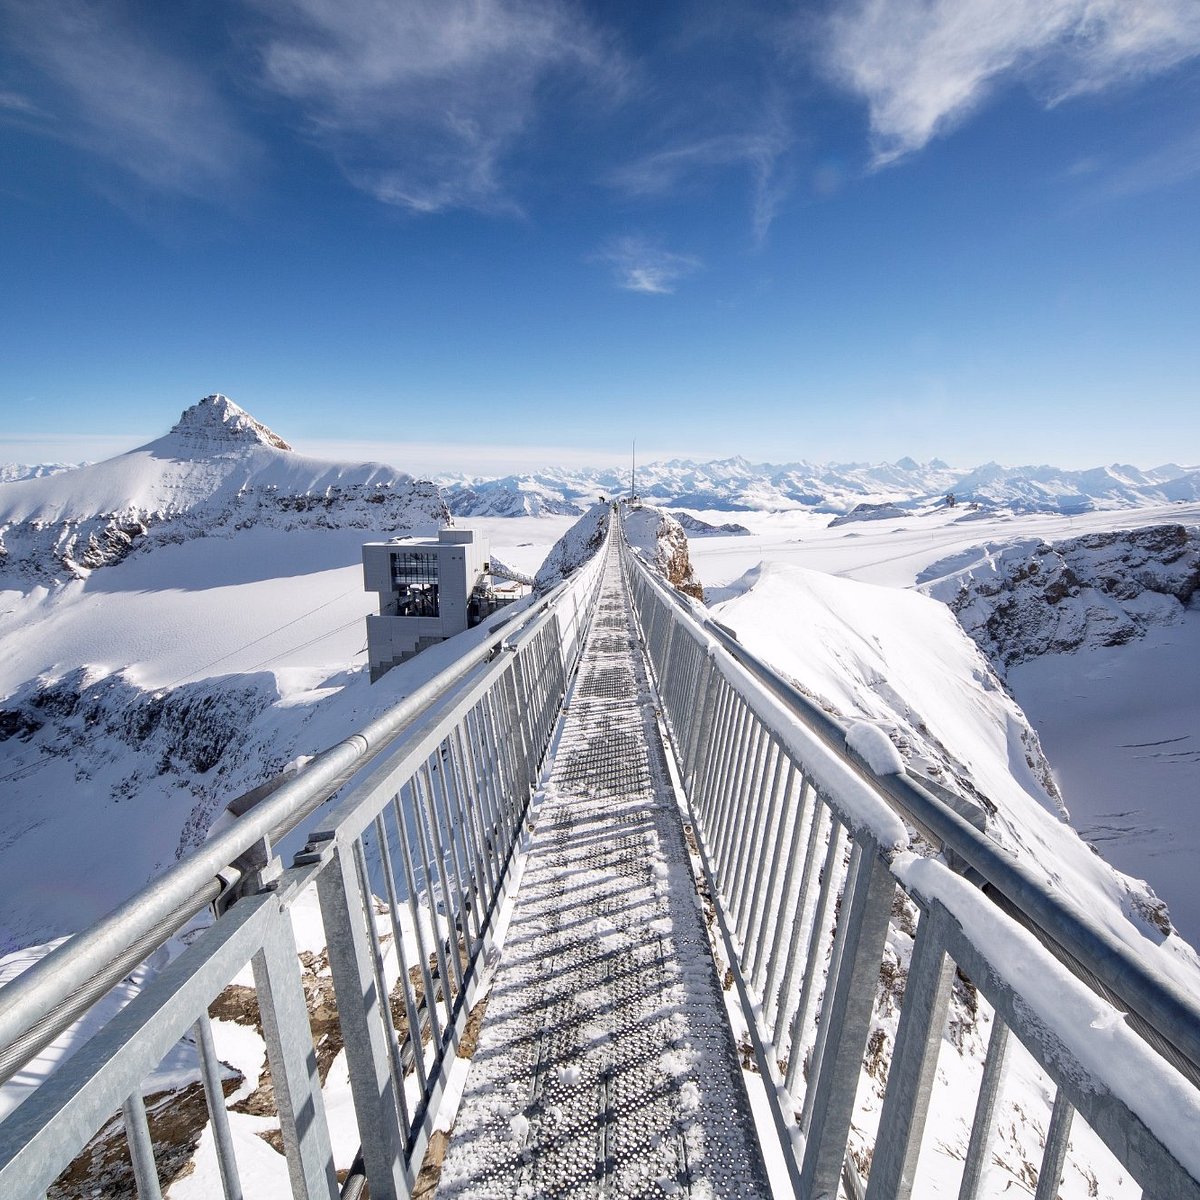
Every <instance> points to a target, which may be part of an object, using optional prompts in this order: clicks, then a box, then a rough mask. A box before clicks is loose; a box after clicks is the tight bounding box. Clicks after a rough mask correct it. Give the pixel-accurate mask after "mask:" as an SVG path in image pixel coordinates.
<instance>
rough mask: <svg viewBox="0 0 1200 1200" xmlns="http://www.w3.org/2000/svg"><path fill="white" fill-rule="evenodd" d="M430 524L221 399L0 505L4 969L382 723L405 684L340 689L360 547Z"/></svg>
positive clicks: (415, 489)
mask: <svg viewBox="0 0 1200 1200" xmlns="http://www.w3.org/2000/svg"><path fill="white" fill-rule="evenodd" d="M446 517H447V511H446V508H445V505H444V504H443V503H442V501H441V497H440V495H439V494H438V492H437V489H436V487H435V486H434V485H433V484H431V483H421V482H417V481H415V480H413V479H412V478H411V477H410V476H408V475H406V474H404V473H403V472H400V471H397V470H395V469H393V468H391V467H385V466H382V465H380V464H377V463H338V462H325V461H322V460H318V459H313V458H306V457H304V456H302V455H298V454H296V453H295V452H294V451H293V450H291V449H290V448H289V447H288V445H287V443H286V442H285V441H284V440H283V439H282V438H280V437H279V436H278V435H277V434H275V433H273V432H272V431H271V430H269V429H268V428H267V427H266V426H265V425H263V424H261V423H260V422H259V421H256V420H255V419H254V418H253V417H251V416H250V415H249V414H248V413H246V412H244V411H243V410H242V409H241V408H239V407H238V406H237V405H236V404H234V403H233V402H232V401H230V400H228V399H226V398H225V397H223V396H209V397H206V398H205V399H204V400H202V401H200V402H199V403H198V404H196V405H194V406H193V407H192V408H189V409H188V410H187V411H186V412H184V414H183V415H182V417H181V418H180V420H179V421H178V423H177V424H176V425H175V426H174V428H173V429H172V430H171V431H170V432H169V433H168V434H166V435H165V436H164V437H162V438H160V439H158V440H157V441H154V442H151V443H150V444H149V445H147V446H143V447H141V448H140V449H137V450H133V451H130V452H129V453H127V454H122V455H120V456H118V457H116V458H113V459H110V460H107V461H106V462H101V463H96V464H95V465H92V466H86V467H80V468H78V469H76V470H72V471H67V472H64V473H62V474H56V475H50V476H46V477H44V478H36V479H30V480H27V481H23V482H16V483H8V484H3V485H0V538H2V545H3V550H4V557H3V560H2V561H0V598H2V599H3V603H2V604H0V756H2V758H3V767H2V769H0V783H2V784H3V789H4V832H3V834H2V835H0V873H3V876H4V878H5V879H6V886H5V895H6V901H5V903H4V904H3V905H0V950H6V949H11V948H14V947H16V946H22V945H28V944H30V943H31V942H33V941H36V940H40V939H44V938H45V937H48V936H52V935H57V934H60V933H63V932H66V931H69V930H71V929H74V928H78V927H79V926H80V925H82V924H86V923H87V922H88V921H89V920H91V919H93V918H94V917H96V916H98V915H99V914H100V913H102V912H103V911H105V910H106V909H107V908H108V907H110V906H111V905H112V904H113V903H115V902H116V901H117V900H119V899H121V898H123V897H124V896H125V895H127V894H128V893H129V892H130V891H132V890H133V889H134V888H136V887H137V886H138V885H139V883H141V882H144V881H145V880H146V879H147V878H148V877H149V876H150V875H152V874H154V873H155V872H156V871H158V870H160V869H161V868H162V867H163V866H165V865H167V864H169V863H170V862H172V861H174V859H175V858H176V856H177V855H178V854H180V853H182V852H183V851H185V850H186V849H187V848H188V847H189V846H191V845H194V844H195V843H196V841H197V840H199V839H201V838H203V837H204V835H205V833H206V831H207V828H208V824H209V822H210V821H211V820H212V818H213V817H214V816H215V814H216V813H217V812H218V811H219V810H220V807H221V805H222V803H223V802H224V801H225V800H228V799H229V798H231V797H233V796H235V795H237V794H239V792H241V791H244V790H247V789H248V788H250V787H253V786H255V785H256V784H258V783H259V782H261V781H262V780H263V779H264V778H267V777H270V776H271V775H273V774H274V773H276V772H278V771H279V770H280V769H281V768H282V767H283V766H284V764H285V763H287V762H289V761H291V760H293V759H295V758H297V757H299V756H302V755H305V754H311V753H313V752H315V751H316V750H319V749H321V748H323V747H324V746H327V745H330V744H332V743H333V742H336V741H338V740H340V739H341V738H343V737H345V736H348V735H349V734H350V733H351V732H353V730H354V729H355V728H357V727H358V726H359V725H361V724H362V723H363V721H364V719H368V718H366V716H365V714H367V713H368V712H370V711H375V710H376V709H379V708H381V707H382V706H385V705H386V704H387V703H390V702H394V700H395V693H396V688H397V687H399V686H402V680H403V677H401V679H400V681H398V682H396V681H394V682H392V683H389V684H388V685H387V687H382V686H381V687H379V688H376V689H367V685H366V677H365V675H364V674H363V672H362V671H361V670H358V669H357V668H358V667H361V665H362V661H363V660H362V659H361V657H359V654H360V651H361V648H362V642H363V638H364V625H363V617H364V615H365V613H366V612H368V611H370V610H371V609H372V607H373V604H372V599H373V598H372V597H371V596H370V595H368V594H367V593H366V592H364V591H363V588H362V567H361V549H360V548H361V544H362V542H363V541H366V540H370V539H371V538H372V537H380V536H391V535H393V534H395V533H397V532H401V533H432V532H433V531H434V530H435V529H436V528H438V527H439V526H440V525H442V524H443V523H444V521H445V519H446ZM435 657H436V656H435ZM430 661H432V660H430Z"/></svg>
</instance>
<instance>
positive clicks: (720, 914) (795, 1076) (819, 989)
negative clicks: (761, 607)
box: [622, 544, 1200, 1200]
mask: <svg viewBox="0 0 1200 1200" xmlns="http://www.w3.org/2000/svg"><path fill="white" fill-rule="evenodd" d="M622 554H623V561H624V564H625V571H626V576H627V579H628V582H629V586H630V590H631V594H632V596H633V601H634V607H635V609H636V613H637V619H638V625H639V629H640V631H641V636H642V639H643V643H644V646H645V649H646V652H647V657H648V658H649V660H650V663H651V667H652V673H653V677H654V682H655V687H656V690H657V694H658V703H659V706H660V712H661V716H662V720H663V724H664V726H665V729H666V732H667V735H668V739H669V741H670V743H671V745H672V747H673V750H674V756H675V760H676V766H677V770H678V774H679V784H680V786H681V789H682V791H683V793H684V795H685V796H686V799H687V803H688V808H689V812H690V817H691V821H692V824H693V828H694V833H695V837H696V842H697V844H698V847H699V854H700V858H701V863H702V866H703V871H704V874H705V877H706V883H707V887H708V889H709V891H710V892H711V894H712V896H713V898H714V901H715V905H714V907H715V910H716V917H717V923H718V925H719V928H720V930H721V934H722V938H723V941H724V948H725V952H726V954H727V956H728V958H729V961H730V965H731V975H732V978H733V982H734V984H735V985H736V988H737V992H738V996H739V999H740V1002H741V1007H742V1009H743V1012H744V1015H745V1018H746V1021H747V1024H748V1026H749V1028H750V1031H751V1040H752V1043H753V1048H754V1057H755V1062H756V1066H757V1068H758V1070H759V1071H760V1072H761V1073H762V1075H763V1077H764V1079H765V1080H766V1081H767V1084H768V1086H767V1093H768V1097H769V1100H770V1105H771V1109H772V1114H773V1117H774V1121H775V1125H776V1131H777V1133H778V1136H779V1138H780V1141H781V1143H782V1145H783V1147H784V1151H785V1153H784V1157H785V1160H786V1162H787V1166H788V1170H789V1172H790V1174H791V1179H792V1185H793V1187H794V1189H795V1191H796V1194H797V1195H798V1196H802V1197H805V1198H806V1200H807V1198H816V1197H836V1196H838V1195H839V1194H846V1195H849V1196H852V1197H861V1196H863V1195H864V1194H865V1196H866V1197H867V1198H868V1200H892V1198H896V1197H899V1198H903V1197H908V1196H910V1195H913V1194H915V1195H918V1196H919V1195H921V1194H923V1193H922V1190H921V1186H920V1180H921V1179H922V1178H923V1176H922V1175H921V1174H920V1171H921V1162H920V1161H919V1153H920V1149H921V1144H922V1137H923V1132H924V1127H925V1123H926V1118H927V1115H928V1113H929V1111H930V1104H931V1100H932V1099H933V1098H934V1093H935V1091H936V1089H937V1088H938V1087H939V1083H938V1081H937V1076H936V1068H937V1064H938V1055H939V1052H940V1048H941V1043H942V1038H943V1031H944V1030H945V1028H946V1023H947V1016H948V1011H949V1006H950V1000H951V992H952V987H953V985H954V978H955V971H956V970H957V972H958V973H959V974H960V976H961V977H962V978H963V979H965V980H969V981H970V984H971V985H973V986H974V987H975V988H977V989H978V991H979V993H981V994H982V995H983V997H984V998H985V999H986V1001H987V1002H988V1004H989V1005H990V1006H991V1008H992V1009H993V1012H994V1016H993V1020H992V1024H991V1033H990V1041H989V1044H988V1048H987V1051H986V1058H985V1060H984V1063H983V1067H982V1078H981V1080H980V1083H979V1087H978V1093H977V1095H976V1097H975V1098H974V1104H975V1109H974V1118H973V1121H972V1123H971V1127H970V1136H969V1143H968V1145H967V1148H966V1152H965V1161H964V1163H963V1166H962V1171H961V1179H960V1182H959V1191H958V1195H959V1197H960V1200H972V1198H974V1197H977V1196H980V1195H982V1194H983V1193H982V1192H981V1190H980V1188H981V1180H982V1179H983V1176H984V1172H985V1169H986V1166H987V1163H988V1161H989V1154H990V1151H991V1149H994V1134H995V1122H996V1116H997V1107H996V1106H997V1097H998V1094H999V1088H1000V1082H1001V1078H1002V1074H1003V1069H1004V1062H1005V1058H1006V1050H1007V1048H1008V1045H1009V1033H1010V1031H1011V1033H1012V1034H1014V1035H1015V1036H1016V1038H1017V1039H1019V1041H1020V1042H1021V1043H1022V1044H1023V1045H1024V1046H1025V1047H1026V1048H1027V1049H1028V1051H1029V1052H1030V1053H1031V1055H1032V1056H1033V1058H1034V1060H1035V1061H1036V1062H1037V1063H1038V1064H1039V1065H1040V1067H1041V1068H1042V1069H1043V1070H1044V1071H1045V1072H1046V1074H1047V1075H1048V1076H1049V1077H1050V1080H1051V1081H1052V1086H1053V1088H1054V1100H1053V1104H1052V1108H1051V1112H1050V1118H1049V1122H1048V1127H1047V1129H1046V1133H1045V1145H1044V1152H1043V1154H1042V1159H1041V1163H1040V1166H1039V1167H1038V1168H1037V1170H1036V1177H1037V1182H1036V1198H1037V1200H1049V1198H1052V1197H1054V1196H1056V1195H1057V1194H1058V1190H1059V1184H1060V1177H1061V1175H1062V1171H1063V1165H1064V1159H1065V1155H1066V1152H1067V1147H1068V1140H1069V1138H1070V1136H1071V1129H1072V1120H1073V1117H1074V1114H1075V1113H1079V1114H1080V1116H1081V1117H1082V1118H1083V1119H1084V1120H1085V1121H1086V1122H1087V1123H1088V1124H1089V1125H1090V1126H1091V1128H1092V1130H1093V1131H1094V1132H1095V1133H1096V1134H1097V1135H1098V1136H1099V1138H1100V1139H1101V1140H1102V1141H1103V1142H1104V1143H1105V1144H1106V1145H1107V1146H1108V1148H1109V1149H1110V1150H1111V1152H1112V1154H1113V1155H1114V1156H1115V1157H1116V1159H1118V1160H1119V1162H1120V1163H1121V1164H1122V1165H1123V1166H1124V1168H1125V1169H1126V1170H1127V1171H1128V1172H1129V1173H1130V1175H1131V1176H1132V1177H1133V1179H1135V1180H1136V1181H1137V1183H1138V1184H1139V1185H1140V1187H1141V1188H1142V1189H1143V1194H1144V1195H1145V1196H1146V1197H1153V1198H1156V1200H1166V1198H1167V1197H1171V1198H1172V1200H1175V1198H1182V1197H1200V1093H1198V1092H1197V1088H1196V1082H1197V1080H1198V1079H1200V1071H1198V1066H1200V1006H1198V1005H1197V1002H1196V999H1195V998H1194V997H1191V996H1189V995H1187V994H1185V993H1183V992H1182V991H1181V990H1180V989H1179V988H1178V987H1176V986H1175V985H1173V984H1172V983H1171V982H1170V981H1169V980H1168V979H1166V978H1163V977H1161V976H1160V975H1158V974H1156V973H1155V972H1154V971H1152V970H1151V969H1150V968H1149V967H1147V965H1146V964H1145V962H1144V961H1143V960H1142V959H1141V958H1139V957H1138V956H1137V955H1136V954H1135V953H1134V952H1133V951H1132V950H1131V949H1130V948H1129V947H1128V946H1126V945H1125V944H1124V943H1122V942H1120V941H1119V940H1118V939H1117V938H1116V937H1114V936H1113V935H1112V934H1110V933H1109V932H1108V931H1107V930H1106V929H1105V928H1103V927H1102V926H1101V925H1099V924H1098V923H1097V922H1096V921H1094V920H1093V919H1092V918H1091V917H1089V915H1088V914H1087V913H1085V912H1083V911H1082V910H1081V909H1079V908H1078V906H1076V905H1074V904H1073V903H1072V902H1071V900H1070V898H1069V897H1067V896H1065V895H1064V894H1063V893H1061V892H1058V891H1054V890H1051V889H1049V888H1047V887H1046V886H1044V885H1043V884H1042V883H1041V882H1040V881H1039V880H1038V878H1037V877H1036V876H1035V875H1034V874H1033V873H1032V872H1031V871H1030V870H1029V869H1028V868H1027V867H1026V866H1025V865H1024V864H1022V863H1021V862H1020V861H1018V860H1017V859H1016V858H1015V857H1014V856H1012V855H1010V854H1008V853H1007V852H1006V851H1005V850H1003V849H1002V848H1001V847H999V846H998V845H996V844H995V843H994V842H992V841H991V840H990V839H989V838H988V837H987V836H986V835H985V834H984V833H982V832H981V831H980V830H979V829H977V828H975V826H974V825H972V824H971V823H970V822H969V821H967V820H965V819H964V818H963V817H962V816H960V815H959V814H958V813H957V812H955V811H954V810H953V809H952V808H951V807H949V805H948V804H947V803H945V802H943V801H942V800H939V799H938V798H937V797H935V796H934V795H932V794H931V793H930V792H929V791H927V790H926V789H925V788H923V787H922V786H920V785H919V784H917V783H916V782H915V781H914V780H912V779H910V778H909V777H907V776H906V775H900V774H894V775H877V774H875V773H874V772H873V771H872V770H871V768H870V767H869V766H868V765H867V763H866V762H865V760H863V759H862V758H860V757H859V756H857V755H856V754H855V753H854V752H853V751H851V750H850V749H848V748H847V745H846V731H845V729H843V728H842V727H841V726H840V725H839V724H838V723H837V722H836V721H835V720H833V719H832V718H831V717H830V716H829V715H828V714H826V713H824V712H823V711H822V710H820V709H819V708H817V707H816V706H815V705H814V704H812V702H811V701H809V700H808V699H807V698H806V697H805V696H803V695H802V694H801V693H799V692H798V691H797V690H796V689H795V688H793V687H791V686H790V685H789V684H788V683H787V682H786V681H785V680H783V679H781V678H780V677H779V676H778V675H777V674H776V673H775V672H774V671H772V669H771V668H770V667H769V666H767V665H766V664H765V663H763V662H761V661H760V660H758V659H756V658H755V657H754V656H753V655H751V654H749V653H748V652H747V651H746V650H745V649H744V648H743V647H742V646H740V645H739V644H738V642H737V641H736V639H735V638H733V637H731V636H730V634H729V632H728V631H727V630H724V629H722V628H721V627H720V626H719V625H717V624H716V623H715V622H713V621H712V620H711V619H706V618H705V617H704V616H703V615H701V614H698V613H697V612H696V610H695V609H694V608H693V607H692V606H690V605H689V604H688V602H687V601H686V600H685V599H684V598H683V597H681V596H680V595H679V594H678V593H676V592H675V591H674V590H673V589H671V588H670V587H669V586H667V585H666V584H665V583H664V582H663V581H662V580H661V578H660V577H658V576H657V575H656V574H655V573H654V572H653V571H651V570H650V569H649V568H648V567H647V566H646V564H645V563H644V562H643V561H642V560H641V559H640V558H639V557H638V555H637V554H636V553H635V552H634V551H632V550H631V549H630V548H629V547H628V546H627V545H624V544H623V547H622ZM939 850H940V851H941V854H940V856H938V855H937V854H936V852H937V851H939ZM918 851H921V852H918ZM922 853H923V854H924V855H925V856H924V857H922ZM950 864H954V867H955V869H952V868H951V865H950ZM904 897H907V900H908V901H911V904H907V902H906V901H905V900H904V899H903V898H904ZM913 905H915V912H914V909H913ZM906 913H907V914H908V916H907V918H906ZM904 924H908V926H909V928H907V929H898V926H900V925H904ZM913 924H915V930H913V929H912V925H913ZM910 935H911V938H912V940H911V943H908V942H907V938H908V937H909V936H910ZM889 940H891V941H892V942H893V943H895V942H897V941H903V942H905V944H907V945H910V946H911V957H910V959H909V961H908V964H907V968H908V969H907V977H906V978H905V979H903V981H902V983H899V984H896V983H895V981H894V979H893V987H892V989H891V995H892V996H893V997H896V993H897V991H902V995H900V996H899V997H897V998H895V1000H894V1003H895V1004H896V1005H897V1006H898V1008H899V1018H898V1025H897V1027H896V1033H895V1042H894V1048H893V1052H892V1056H891V1062H890V1064H889V1065H887V1066H886V1091H885V1093H884V1096H883V1100H882V1106H881V1109H880V1111H879V1112H878V1117H877V1127H876V1128H875V1129H873V1130H872V1129H862V1128H861V1126H862V1125H863V1124H864V1123H866V1122H867V1121H868V1120H869V1117H868V1116H867V1114H865V1113H864V1110H863V1109H862V1108H861V1107H859V1108H857V1109H856V1097H857V1096H858V1094H859V1088H860V1083H861V1081H862V1079H863V1076H864V1070H865V1067H866V1065H867V1062H868V1055H869V1054H870V1053H871V1049H870V1047H869V1045H868V1042H869V1038H870V1037H871V1035H872V1030H873V1028H875V1027H876V1025H877V1009H876V1003H877V996H878V995H879V993H880V987H881V972H884V971H885V970H889V969H891V970H892V971H894V970H895V966H896V958H895V956H894V953H893V951H891V950H889V948H888V944H889ZM889 1002H891V1001H889ZM1113 1006H1115V1007H1113ZM879 1066H880V1064H879V1063H877V1062H876V1063H875V1064H874V1068H875V1070H876V1071H878V1070H879ZM941 1086H943V1087H944V1086H946V1085H945V1084H942V1085H941ZM955 1100H956V1102H957V1103H958V1105H960V1106H961V1105H964V1104H965V1105H969V1104H971V1103H972V1098H971V1097H961V1096H957V1097H955ZM852 1120H853V1122H854V1123H855V1124H856V1125H858V1126H860V1128H859V1129H858V1131H857V1133H856V1134H852V1128H851V1126H852ZM855 1137H857V1139H858V1140H857V1142H856V1141H855V1140H854V1139H855ZM926 1166H927V1167H928V1162H927V1163H926ZM914 1187H915V1189H916V1190H915V1192H914ZM843 1188H844V1189H845V1191H844V1193H843V1192H841V1191H840V1190H839V1189H843Z"/></svg>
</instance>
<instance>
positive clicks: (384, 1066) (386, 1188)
mask: <svg viewBox="0 0 1200 1200" xmlns="http://www.w3.org/2000/svg"><path fill="white" fill-rule="evenodd" d="M330 855H331V858H330V862H329V865H328V866H327V867H326V868H325V870H324V871H322V872H321V874H320V876H319V877H318V880H317V894H318V897H319V899H320V902H321V921H322V924H323V925H324V927H325V937H326V939H327V942H328V948H329V967H330V971H331V972H332V974H333V987H334V992H335V994H336V996H337V1006H338V1021H339V1023H340V1024H341V1027H342V1039H343V1041H344V1042H345V1046H346V1062H347V1065H348V1067H349V1068H350V1091H351V1095H352V1096H353V1098H354V1112H355V1116H356V1117H357V1118H358V1133H359V1138H360V1139H361V1141H362V1150H363V1161H364V1163H365V1165H366V1169H367V1182H368V1184H369V1185H370V1188H371V1195H372V1197H375V1198H376V1200H408V1196H409V1187H408V1176H407V1173H406V1170H405V1168H406V1164H407V1154H406V1149H407V1147H406V1145H405V1138H404V1136H403V1135H402V1131H401V1129H400V1123H399V1118H398V1106H397V1096H396V1092H395V1087H396V1085H395V1082H394V1080H393V1076H392V1068H391V1063H390V1061H389V1051H388V1046H387V1042H386V1041H385V1031H384V1028H383V1024H382V1021H383V1019H384V1018H385V1017H386V1019H388V1020H390V1019H391V1016H390V1013H388V1012H387V1003H388V998H387V997H386V996H381V995H380V994H379V986H378V984H377V982H376V978H377V977H376V974H375V970H374V967H373V966H372V963H371V948H370V946H369V944H368V941H367V932H366V929H365V927H364V924H363V922H364V919H365V920H368V921H369V920H372V919H373V918H372V916H371V914H370V903H371V901H370V897H369V896H362V895H361V894H360V888H359V880H358V871H357V869H356V866H355V862H354V855H353V852H352V851H351V849H350V848H349V847H344V846H341V845H338V844H337V843H335V844H334V845H333V846H332V847H331V849H330ZM364 907H365V908H366V910H367V911H366V913H365V914H364V911H363V910H364ZM430 1007H432V998H430Z"/></svg>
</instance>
